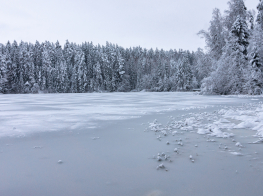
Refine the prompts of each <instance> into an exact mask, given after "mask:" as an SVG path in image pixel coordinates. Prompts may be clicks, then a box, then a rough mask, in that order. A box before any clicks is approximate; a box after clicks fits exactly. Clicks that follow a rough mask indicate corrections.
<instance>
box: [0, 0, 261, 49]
mask: <svg viewBox="0 0 263 196" xmlns="http://www.w3.org/2000/svg"><path fill="white" fill-rule="evenodd" d="M0 1H1V6H0V42H1V43H6V42H7V41H8V40H10V41H13V40H17V41H18V42H20V41H21V40H23V41H26V42H32V43H35V41H36V40H38V41H40V42H43V41H45V40H48V41H51V42H55V41H57V40H58V41H59V42H60V43H61V44H63V45H64V43H65V40H67V39H68V40H69V41H70V42H76V43H82V42H84V41H88V42H90V41H93V43H95V44H97V43H100V44H103V45H104V44H105V43H106V41H109V42H111V43H116V44H118V45H120V46H123V47H130V46H139V45H140V46H141V47H143V48H156V47H157V48H159V49H160V48H163V49H166V50H168V49H171V48H172V49H179V48H182V49H185V50H186V49H188V50H196V49H197V48H198V47H204V40H201V39H200V38H199V37H198V36H197V35H196V34H197V32H198V31H199V30H201V29H207V28H208V26H209V21H210V19H211V16H212V11H213V9H214V8H216V7H217V8H219V9H220V10H221V12H223V10H225V9H226V8H227V7H228V6H227V2H228V0H187V1H185V0H0ZM258 2H259V0H246V1H245V3H246V6H247V7H248V9H256V6H257V4H258Z"/></svg>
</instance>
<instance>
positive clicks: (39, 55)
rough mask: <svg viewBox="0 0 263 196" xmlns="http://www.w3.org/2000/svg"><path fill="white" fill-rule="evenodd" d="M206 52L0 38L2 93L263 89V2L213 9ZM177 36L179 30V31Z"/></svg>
mask: <svg viewBox="0 0 263 196" xmlns="http://www.w3.org/2000/svg"><path fill="white" fill-rule="evenodd" d="M198 35H200V37H201V38H204V39H205V42H206V48H205V50H203V49H201V48H199V49H198V50H197V51H195V52H194V51H193V52H190V51H188V50H187V51H185V50H182V49H179V50H176V49H171V50H169V51H165V50H163V49H157V48H156V49H145V48H142V47H140V46H138V47H133V48H123V47H121V46H118V45H117V44H112V43H109V42H107V43H106V45H105V46H104V45H100V44H98V45H94V44H93V43H92V42H84V43H82V44H76V43H71V42H69V41H68V40H67V41H66V43H65V44H64V46H61V45H60V43H59V42H56V43H51V42H49V41H46V42H44V43H39V42H38V41H36V43H35V44H32V43H27V42H23V41H21V42H20V43H17V42H16V41H13V42H12V43H11V42H9V41H8V42H7V43H6V44H0V93H4V94H16V93H86V92H130V91H142V90H145V91H154V92H163V91H192V90H193V89H201V93H202V94H220V95H227V94H251V95H259V94H262V92H263V78H262V72H263V67H262V65H263V0H259V4H258V6H257V8H256V11H255V10H247V8H246V5H245V3H244V1H243V0H230V1H229V2H228V9H227V10H225V11H224V12H223V14H221V11H220V10H219V9H217V8H216V9H214V10H213V13H212V19H211V21H210V26H209V28H208V30H201V31H200V32H199V33H198ZM175 36H176V34H175Z"/></svg>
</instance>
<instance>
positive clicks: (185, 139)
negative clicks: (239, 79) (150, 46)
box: [0, 92, 263, 196]
mask: <svg viewBox="0 0 263 196" xmlns="http://www.w3.org/2000/svg"><path fill="white" fill-rule="evenodd" d="M258 99H259V100H258V101H255V100H253V101H252V100H251V97H235V96H233V97H224V96H199V95H194V94H193V93H147V92H141V93H107V94H99V93H98V94H96V93H93V94H53V95H51V94H41V95H1V96H0V131H1V136H2V137H1V138H0V159H1V167H0V173H1V176H0V184H1V186H0V195H7V196H11V195H36V196H44V195H58V196H60V195H61V196H62V195H63V196H70V195H79V196H84V195H85V196H86V195H94V196H95V195H117V196H118V195H126V196H135V195H136V196H137V195H162V196H164V195H166V196H174V195H196V196H203V195H214V196H221V195H261V194H262V192H263V188H262V186H261V185H262V180H263V179H262V176H263V175H262V172H263V164H262V162H263V157H262V154H263V149H262V145H261V144H263V139H262V137H260V134H259V133H260V130H261V129H263V128H262V127H263V126H262V117H263V114H262V112H263V111H262V103H260V100H262V98H260V97H258ZM251 102H252V103H251ZM241 123H243V124H241ZM249 123H250V124H249ZM92 127H93V129H90V128H92ZM237 127H238V128H237ZM240 127H242V128H240ZM248 127H249V128H248ZM34 133H36V134H34ZM201 134H202V135H201ZM4 136H15V137H4ZM17 136H24V137H23V138H16V137H17ZM156 138H158V139H156ZM167 141H168V142H169V145H167ZM237 143H240V144H242V148H241V146H240V145H237V146H236V144H237ZM255 152H257V153H255ZM190 155H191V156H192V158H191V159H189V158H190V157H189V156H190ZM156 169H157V170H156ZM237 171H238V172H237ZM250 179H251V180H250ZM244 184H245V185H246V186H243V185H244ZM219 185H220V186H219ZM233 187H236V188H233Z"/></svg>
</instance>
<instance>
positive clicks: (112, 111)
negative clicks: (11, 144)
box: [0, 92, 234, 137]
mask: <svg viewBox="0 0 263 196" xmlns="http://www.w3.org/2000/svg"><path fill="white" fill-rule="evenodd" d="M193 96H195V98H194V99H193ZM219 100H220V103H229V102H233V101H234V99H231V98H222V97H219V96H214V97H205V96H198V95H194V94H193V93H149V92H141V93H105V94H101V93H90V94H36V95H35V94H34V95H32V94H29V95H21V94H20V95H1V96H0V122H1V123H0V137H3V136H20V137H21V136H25V135H26V134H28V133H34V132H45V131H60V130H66V129H71V130H73V131H74V130H79V129H88V128H95V127H97V126H99V122H100V121H108V120H125V119H131V118H139V117H140V116H143V115H147V114H152V113H161V112H166V111H173V110H189V109H195V108H206V107H208V106H213V105H215V104H216V103H217V102H218V101H219ZM193 122H194V121H193V119H192V118H189V119H186V121H185V122H184V123H185V124H188V125H189V127H185V128H184V129H188V130H192V129H193V128H192V126H191V125H192V124H193ZM156 126H157V125H156ZM153 128H154V127H153Z"/></svg>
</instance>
